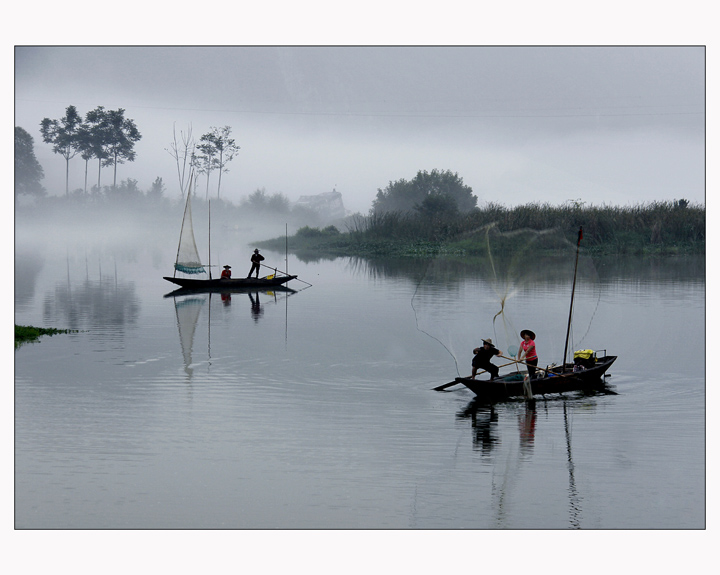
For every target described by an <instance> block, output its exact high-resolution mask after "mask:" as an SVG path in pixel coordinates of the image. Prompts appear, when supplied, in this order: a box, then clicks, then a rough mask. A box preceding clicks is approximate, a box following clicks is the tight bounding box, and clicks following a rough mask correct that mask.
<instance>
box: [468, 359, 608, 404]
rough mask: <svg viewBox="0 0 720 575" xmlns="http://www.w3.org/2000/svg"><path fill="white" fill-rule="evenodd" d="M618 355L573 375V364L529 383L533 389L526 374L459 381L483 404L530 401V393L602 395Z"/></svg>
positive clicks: (558, 368) (553, 370)
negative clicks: (608, 371) (593, 392)
mask: <svg viewBox="0 0 720 575" xmlns="http://www.w3.org/2000/svg"><path fill="white" fill-rule="evenodd" d="M616 359H617V356H615V355H605V356H604V357H598V358H597V360H596V362H595V366H594V367H589V368H586V369H583V370H581V371H573V369H574V368H575V366H574V365H573V364H565V367H564V371H563V367H561V366H557V367H552V368H550V369H548V370H547V372H546V373H545V375H544V376H542V377H536V378H535V379H531V380H529V381H528V382H527V383H529V389H528V388H527V386H526V382H525V378H526V375H527V374H526V373H511V374H508V375H504V376H500V377H498V378H496V379H490V380H482V379H470V378H468V377H457V378H455V382H456V383H460V384H462V385H464V386H465V387H467V388H468V389H469V390H471V391H472V392H473V393H474V394H475V395H476V396H477V398H478V399H479V400H487V401H502V400H505V399H510V398H512V397H527V395H528V391H529V393H530V394H531V395H532V396H535V395H547V394H552V393H568V392H572V391H600V390H603V389H604V388H605V379H604V378H605V374H606V372H607V370H608V369H609V368H610V366H611V365H612V364H613V362H614V361H615V360H616Z"/></svg>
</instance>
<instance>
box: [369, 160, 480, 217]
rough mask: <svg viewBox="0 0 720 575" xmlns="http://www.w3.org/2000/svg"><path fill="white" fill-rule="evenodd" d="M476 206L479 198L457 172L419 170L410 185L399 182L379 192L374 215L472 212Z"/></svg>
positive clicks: (392, 183)
mask: <svg viewBox="0 0 720 575" xmlns="http://www.w3.org/2000/svg"><path fill="white" fill-rule="evenodd" d="M476 206H477V196H475V195H473V191H472V188H471V187H469V186H466V185H465V184H464V183H463V180H462V178H461V177H459V176H458V175H457V173H453V172H451V171H449V170H432V171H431V172H427V171H419V172H418V173H417V175H416V176H415V177H414V178H413V179H412V180H411V181H409V182H408V181H407V180H404V179H400V180H398V181H396V182H390V183H389V184H388V185H387V186H386V187H385V189H384V190H381V189H378V191H377V195H376V196H375V200H374V201H373V205H372V212H373V213H375V214H381V213H387V212H412V211H419V212H420V213H426V214H427V213H430V212H437V211H438V210H439V211H442V212H445V213H449V212H452V211H455V210H456V211H457V212H469V211H471V210H473V209H474V208H475V207H476Z"/></svg>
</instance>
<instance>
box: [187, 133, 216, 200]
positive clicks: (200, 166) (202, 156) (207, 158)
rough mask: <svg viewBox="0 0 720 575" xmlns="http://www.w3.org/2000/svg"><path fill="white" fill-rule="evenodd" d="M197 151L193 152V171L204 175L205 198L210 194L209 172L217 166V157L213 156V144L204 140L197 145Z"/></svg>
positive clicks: (214, 150)
mask: <svg viewBox="0 0 720 575" xmlns="http://www.w3.org/2000/svg"><path fill="white" fill-rule="evenodd" d="M197 150H198V151H197V153H193V156H192V165H193V167H194V168H195V171H196V172H197V173H198V175H199V174H204V175H205V199H206V200H207V199H208V196H209V195H210V174H211V173H212V172H213V170H215V168H217V158H216V157H215V154H216V149H215V146H214V145H212V144H210V143H208V142H205V143H204V144H200V145H199V146H198V147H197Z"/></svg>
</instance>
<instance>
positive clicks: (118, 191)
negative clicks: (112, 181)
mask: <svg viewBox="0 0 720 575" xmlns="http://www.w3.org/2000/svg"><path fill="white" fill-rule="evenodd" d="M105 195H106V196H107V197H108V198H110V199H113V200H119V201H126V200H131V199H134V198H138V197H140V196H142V190H141V189H140V188H139V187H138V181H137V180H136V179H134V178H126V179H124V180H123V181H121V182H120V184H119V185H112V186H105Z"/></svg>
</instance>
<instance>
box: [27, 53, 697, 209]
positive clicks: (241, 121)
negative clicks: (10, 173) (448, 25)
mask: <svg viewBox="0 0 720 575" xmlns="http://www.w3.org/2000/svg"><path fill="white" fill-rule="evenodd" d="M49 87H50V88H49ZM69 105H74V106H76V107H77V108H78V111H79V112H80V113H81V114H83V115H84V114H85V113H86V112H88V111H89V110H91V109H93V108H95V107H97V106H104V107H105V108H107V109H117V108H124V109H125V111H126V112H125V115H126V117H128V118H131V119H133V120H134V121H135V123H136V125H137V127H138V129H139V131H140V133H141V134H142V139H141V140H140V141H139V142H138V143H137V145H136V148H135V149H136V152H137V159H136V160H135V161H134V162H129V163H125V164H122V165H119V166H118V182H119V181H121V180H124V179H126V178H133V179H136V180H138V186H139V187H140V189H142V190H147V189H148V188H149V187H150V185H151V184H152V182H153V180H154V179H155V178H156V177H158V176H159V177H162V178H163V181H164V182H165V185H166V187H167V192H166V196H167V197H174V196H175V195H178V196H179V194H180V191H179V186H178V181H177V175H176V166H175V161H174V159H173V158H172V157H171V156H170V154H169V153H168V152H167V151H166V149H167V148H169V146H170V143H171V141H172V138H173V124H174V125H175V128H176V130H177V132H178V135H179V133H180V131H183V132H186V131H187V130H188V126H192V132H193V136H194V138H195V139H196V140H199V138H200V136H201V135H202V134H203V133H205V132H207V131H208V130H209V129H210V127H211V126H224V125H229V126H231V127H232V137H233V138H234V139H235V141H236V143H237V144H238V145H239V146H240V147H241V150H240V153H239V155H238V156H237V157H236V158H235V159H234V160H233V161H232V162H231V163H230V164H228V168H229V172H227V173H225V174H223V185H222V192H221V195H222V197H223V198H225V199H227V200H229V201H233V202H235V203H237V202H239V201H240V200H241V199H242V198H243V197H247V196H248V195H249V194H251V193H252V192H254V191H255V190H257V189H260V188H264V189H265V190H266V191H267V192H268V193H269V194H274V193H277V192H281V193H283V194H285V195H286V196H287V197H288V198H289V199H290V200H291V201H295V200H297V199H298V198H299V197H300V196H302V195H314V194H319V193H324V192H329V191H332V190H333V189H336V190H337V191H339V192H340V193H342V195H343V201H344V203H345V206H346V208H348V209H349V210H350V211H353V212H362V213H365V212H367V211H368V210H369V208H370V206H371V203H372V200H373V199H374V197H375V194H376V192H377V189H378V188H384V187H385V186H386V185H387V184H388V182H390V181H395V180H399V179H401V178H404V179H408V180H409V179H412V178H413V177H414V176H415V174H416V173H417V172H418V171H420V170H428V171H430V170H432V169H441V170H451V171H453V172H457V173H458V175H459V176H460V177H462V178H463V180H464V183H465V184H466V185H468V186H470V187H472V189H473V192H474V193H475V194H476V195H477V196H478V198H479V205H482V204H483V203H485V202H498V203H502V204H505V205H509V206H512V205H518V204H524V203H528V202H549V203H551V204H561V203H563V202H565V201H567V200H570V199H573V200H577V199H581V200H582V201H584V202H587V203H590V204H596V205H599V204H603V203H606V204H617V205H626V204H635V203H644V202H649V201H654V200H660V201H662V200H673V199H679V198H686V199H688V200H690V201H691V202H694V203H704V202H705V50H704V48H703V47H193V46H188V47H135V46H128V47H82V46H78V47H57V46H56V47H32V46H18V47H16V48H15V125H17V126H20V127H22V128H24V129H25V130H27V131H28V132H29V133H30V134H31V135H32V136H33V138H34V139H35V151H36V156H37V158H38V160H39V162H40V163H41V165H42V166H43V169H44V170H45V179H44V180H43V182H42V183H43V185H44V186H45V188H47V190H48V192H49V193H50V194H54V195H62V194H64V192H65V179H64V171H65V161H64V159H63V158H62V157H61V156H59V155H57V154H53V153H52V150H51V147H50V145H48V144H45V143H43V142H42V138H41V136H40V132H39V124H40V122H41V120H42V119H43V118H44V117H49V118H51V119H53V118H60V117H62V116H63V115H64V114H65V109H66V108H67V106H69ZM92 164H93V162H91V168H90V174H91V176H90V177H89V183H88V185H92V183H94V182H95V181H96V180H95V178H96V174H97V172H96V169H97V167H96V164H95V170H93V169H92ZM70 166H71V173H70V189H71V190H73V189H76V188H82V187H83V179H84V162H83V161H82V160H81V159H80V158H79V157H76V158H74V159H73V160H71V162H70ZM93 173H94V174H95V176H94V177H92V174H93ZM215 178H216V173H215V174H214V175H213V180H215ZM215 181H216V180H215ZM111 183H112V169H110V168H104V169H103V175H102V181H101V185H110V184H111ZM215 185H216V184H215ZM210 187H211V190H212V189H213V183H211V186H210Z"/></svg>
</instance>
